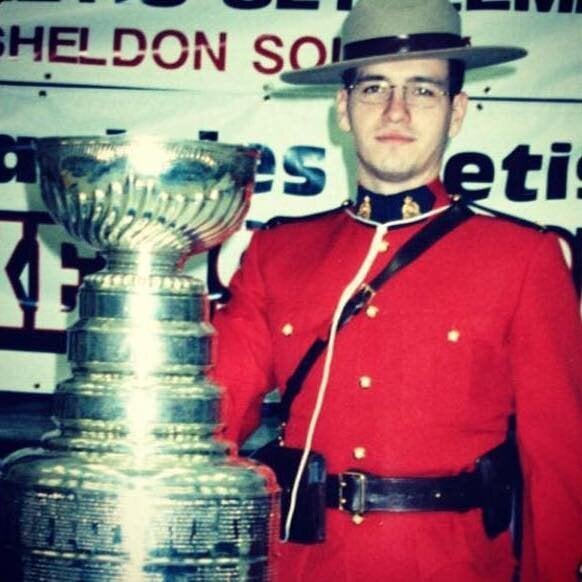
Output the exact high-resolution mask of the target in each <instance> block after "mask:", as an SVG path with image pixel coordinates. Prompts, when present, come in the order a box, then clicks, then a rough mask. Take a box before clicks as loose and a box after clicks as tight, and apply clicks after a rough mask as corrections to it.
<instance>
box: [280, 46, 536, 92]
mask: <svg viewBox="0 0 582 582" xmlns="http://www.w3.org/2000/svg"><path fill="white" fill-rule="evenodd" d="M526 54H527V51H526V50H525V49H522V48H519V47H511V46H485V47H461V48H451V49H438V50H431V51H411V52H401V53H394V54H388V55H375V56H372V57H362V58H360V59H353V60H349V61H343V62H340V63H332V64H330V65H321V66H319V67H311V68H309V69H298V70H296V71H285V72H284V73H282V74H281V80H282V81H284V82H285V83H290V84H293V85H337V84H338V83H341V82H342V74H343V73H344V71H347V70H348V69H353V68H354V67H362V66H364V65H372V64H375V63H382V62H389V61H406V60H412V59H447V60H448V59H455V60H459V61H463V62H464V63H465V67H466V68H467V69H476V68H478V67H487V66H489V65H498V64H501V63H507V62H509V61H515V60H517V59H521V58H522V57H525V55H526Z"/></svg>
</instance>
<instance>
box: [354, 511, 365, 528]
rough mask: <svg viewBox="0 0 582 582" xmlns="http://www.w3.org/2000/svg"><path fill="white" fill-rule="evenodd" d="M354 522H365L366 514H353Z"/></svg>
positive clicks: (355, 523) (356, 523) (358, 523)
mask: <svg viewBox="0 0 582 582" xmlns="http://www.w3.org/2000/svg"><path fill="white" fill-rule="evenodd" d="M352 523H353V524H354V525H360V524H361V523H364V516H363V515H360V514H359V513H354V515H352Z"/></svg>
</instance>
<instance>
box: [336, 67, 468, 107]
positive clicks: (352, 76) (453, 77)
mask: <svg viewBox="0 0 582 582" xmlns="http://www.w3.org/2000/svg"><path fill="white" fill-rule="evenodd" d="M448 62H449V95H450V97H451V99H452V98H453V97H454V96H455V95H457V94H458V93H460V92H461V91H462V89H463V83H464V82H465V63H464V62H463V61H459V60H456V59H450V60H449V61H448ZM357 74H358V69H357V68H356V67H352V68H351V69H346V70H345V71H344V72H343V73H342V81H343V84H344V88H345V89H349V88H350V87H351V86H352V84H353V83H354V82H355V81H356V76H357Z"/></svg>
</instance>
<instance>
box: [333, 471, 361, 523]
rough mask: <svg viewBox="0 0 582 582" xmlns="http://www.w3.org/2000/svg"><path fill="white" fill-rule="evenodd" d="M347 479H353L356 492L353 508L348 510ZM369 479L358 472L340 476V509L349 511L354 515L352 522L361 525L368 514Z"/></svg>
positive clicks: (349, 472)
mask: <svg viewBox="0 0 582 582" xmlns="http://www.w3.org/2000/svg"><path fill="white" fill-rule="evenodd" d="M346 477H352V478H353V480H354V484H355V485H354V491H353V495H352V503H351V507H350V508H349V509H348V508H347V507H346V504H347V501H348V500H347V498H346V493H347V487H348V484H347V482H346ZM367 480H368V478H367V476H366V474H365V473H360V472H358V471H345V472H344V473H340V474H339V509H340V510H341V511H349V512H350V513H351V514H352V521H353V522H354V523H355V524H360V523H362V521H364V518H363V515H364V513H365V512H366V482H367Z"/></svg>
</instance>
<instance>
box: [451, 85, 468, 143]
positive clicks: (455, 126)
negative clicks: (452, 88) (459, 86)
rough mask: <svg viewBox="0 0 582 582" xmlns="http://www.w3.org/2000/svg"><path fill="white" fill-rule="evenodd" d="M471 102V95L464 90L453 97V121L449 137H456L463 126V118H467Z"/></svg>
mask: <svg viewBox="0 0 582 582" xmlns="http://www.w3.org/2000/svg"><path fill="white" fill-rule="evenodd" d="M468 102H469V97H467V94H466V93H465V92H464V91H462V92H461V93H457V94H456V95H455V96H454V97H453V103H452V109H451V121H450V122H449V131H448V136H449V137H455V136H456V135H457V134H458V133H459V132H460V131H461V127H463V120H464V119H465V114H466V113H467V104H468Z"/></svg>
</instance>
